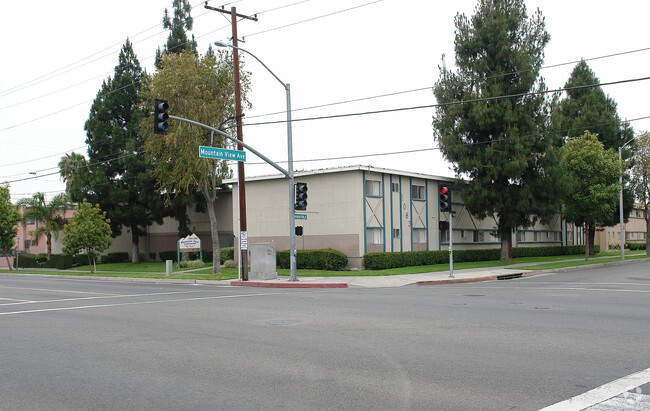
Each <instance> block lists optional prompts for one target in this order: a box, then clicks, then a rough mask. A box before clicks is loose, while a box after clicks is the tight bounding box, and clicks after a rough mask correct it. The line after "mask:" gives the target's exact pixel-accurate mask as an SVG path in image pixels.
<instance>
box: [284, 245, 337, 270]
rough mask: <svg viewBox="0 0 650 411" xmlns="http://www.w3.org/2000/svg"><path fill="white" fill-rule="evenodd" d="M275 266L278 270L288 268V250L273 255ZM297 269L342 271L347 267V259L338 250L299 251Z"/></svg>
mask: <svg viewBox="0 0 650 411" xmlns="http://www.w3.org/2000/svg"><path fill="white" fill-rule="evenodd" d="M275 259H276V264H277V266H278V267H280V268H290V261H289V250H284V251H278V252H277V253H276V254H275ZM296 265H297V268H311V269H315V270H342V269H344V268H345V267H346V266H347V265H348V257H347V256H346V255H345V254H343V253H342V252H340V251H338V250H334V249H332V248H325V249H322V250H299V251H298V254H297V256H296Z"/></svg>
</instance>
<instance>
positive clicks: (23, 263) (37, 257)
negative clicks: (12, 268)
mask: <svg viewBox="0 0 650 411" xmlns="http://www.w3.org/2000/svg"><path fill="white" fill-rule="evenodd" d="M46 259H47V254H21V255H20V256H19V257H18V265H17V267H20V268H40V267H41V263H42V262H43V261H45V260H46ZM15 263H16V260H15V259H14V264H15Z"/></svg>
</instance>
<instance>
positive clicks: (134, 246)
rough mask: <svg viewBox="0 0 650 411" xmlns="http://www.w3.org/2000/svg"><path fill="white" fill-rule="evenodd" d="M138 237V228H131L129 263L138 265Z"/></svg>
mask: <svg viewBox="0 0 650 411" xmlns="http://www.w3.org/2000/svg"><path fill="white" fill-rule="evenodd" d="M139 251H140V237H139V236H138V227H131V263H132V264H138V263H139V262H140V256H139V255H138V252H139Z"/></svg>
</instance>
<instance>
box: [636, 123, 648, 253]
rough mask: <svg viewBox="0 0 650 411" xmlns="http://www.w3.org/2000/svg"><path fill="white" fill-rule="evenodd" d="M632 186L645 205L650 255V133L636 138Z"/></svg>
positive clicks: (646, 249)
mask: <svg viewBox="0 0 650 411" xmlns="http://www.w3.org/2000/svg"><path fill="white" fill-rule="evenodd" d="M632 176H633V178H632V184H633V187H634V192H635V194H636V198H637V199H638V200H639V201H640V202H641V204H643V212H644V214H643V216H644V217H645V230H646V234H645V245H646V247H645V253H646V255H650V133H648V132H647V131H646V132H644V133H642V134H641V135H639V136H638V137H637V138H636V150H635V152H634V167H632Z"/></svg>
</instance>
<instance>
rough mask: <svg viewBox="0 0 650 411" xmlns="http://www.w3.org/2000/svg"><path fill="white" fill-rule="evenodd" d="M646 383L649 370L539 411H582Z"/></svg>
mask: <svg viewBox="0 0 650 411" xmlns="http://www.w3.org/2000/svg"><path fill="white" fill-rule="evenodd" d="M648 382H650V368H646V369H645V370H643V371H640V372H637V373H635V374H630V375H628V376H626V377H623V378H619V379H618V380H616V381H612V382H610V383H608V384H604V385H601V386H600V387H598V388H594V389H593V390H591V391H587V392H585V393H584V394H580V395H577V396H575V397H573V398H569V399H568V400H564V401H562V402H558V403H557V404H553V405H550V406H548V407H546V408H542V409H541V410H540V411H568V410H584V409H585V408H589V407H591V406H593V405H596V404H598V403H601V402H603V401H606V400H609V399H610V398H613V397H616V396H617V395H620V394H622V393H624V392H627V391H629V390H631V389H634V388H636V387H638V386H640V385H643V384H647V383H648Z"/></svg>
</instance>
